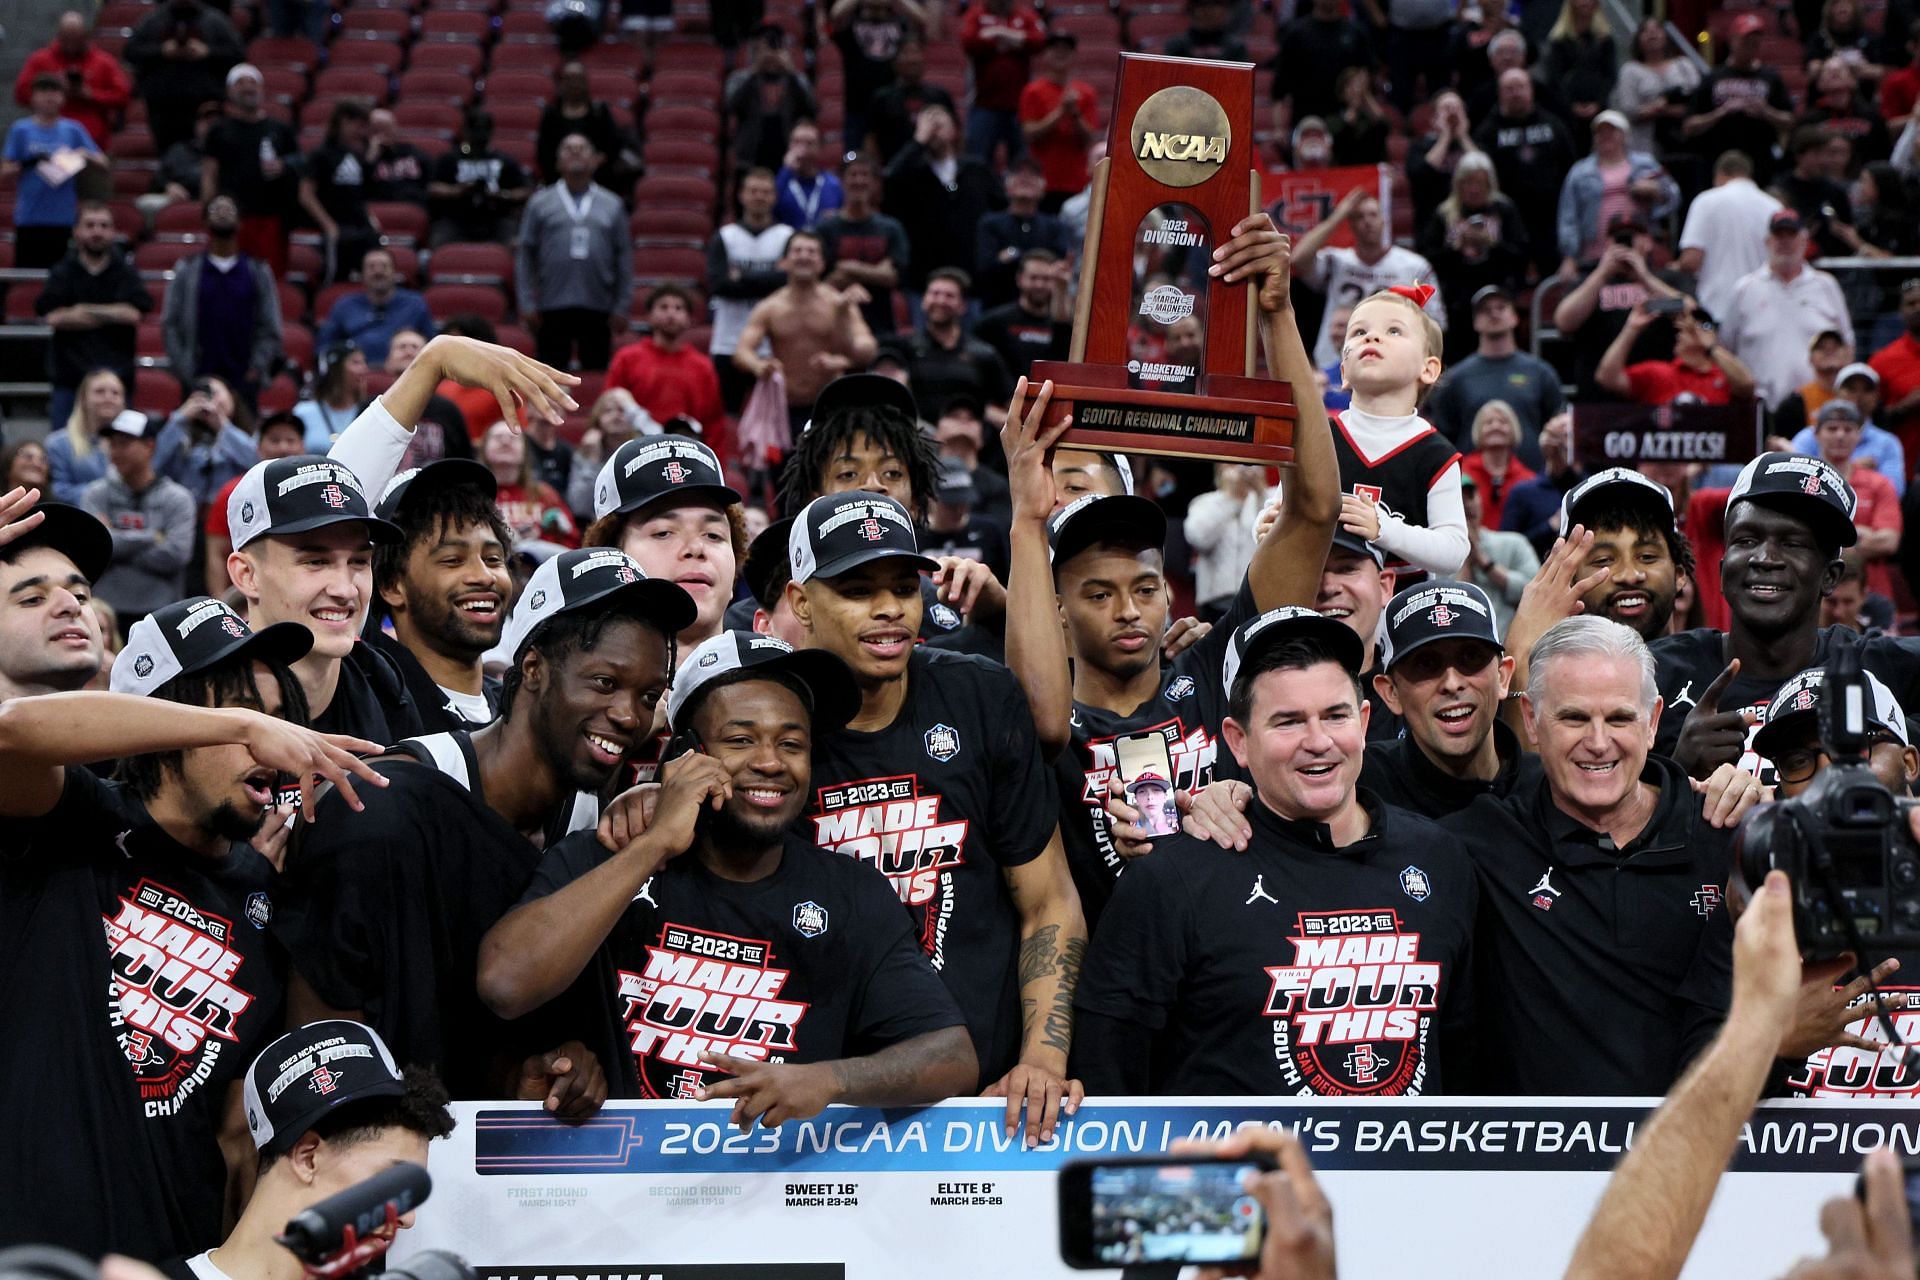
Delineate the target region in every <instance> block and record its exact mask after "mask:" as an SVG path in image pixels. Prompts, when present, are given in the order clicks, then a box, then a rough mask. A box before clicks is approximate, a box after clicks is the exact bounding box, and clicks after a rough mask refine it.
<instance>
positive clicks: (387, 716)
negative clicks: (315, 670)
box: [313, 641, 425, 744]
mask: <svg viewBox="0 0 1920 1280" xmlns="http://www.w3.org/2000/svg"><path fill="white" fill-rule="evenodd" d="M313 727H314V728H315V729H318V730H319V731H320V732H321V733H344V734H349V735H351V736H353V737H356V738H365V739H366V740H367V741H369V742H378V743H382V744H385V743H393V742H398V741H400V739H402V738H411V737H413V736H414V735H415V734H418V733H422V732H424V731H425V729H424V726H423V725H422V723H421V720H420V712H419V710H418V708H416V707H415V705H414V702H413V699H412V698H410V697H408V696H407V682H406V677H405V676H404V674H403V673H402V672H401V670H400V667H399V665H398V664H396V663H395V662H394V661H393V659H391V658H389V657H388V656H387V655H385V654H383V653H381V652H380V651H378V650H377V649H375V648H374V647H373V646H372V645H369V644H367V643H366V642H365V641H362V642H361V643H359V644H356V645H354V646H353V649H352V650H351V651H350V652H349V653H348V654H347V657H346V660H345V661H343V662H342V663H341V664H340V683H339V684H338V685H336V686H335V687H334V691H333V701H332V702H329V703H328V704H327V709H326V710H325V711H323V712H321V713H320V714H319V715H317V716H315V717H314V718H313Z"/></svg>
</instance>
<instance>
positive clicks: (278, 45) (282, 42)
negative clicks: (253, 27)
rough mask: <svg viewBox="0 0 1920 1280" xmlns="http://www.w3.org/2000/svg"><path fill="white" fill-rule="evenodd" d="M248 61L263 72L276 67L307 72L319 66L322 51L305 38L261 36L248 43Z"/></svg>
mask: <svg viewBox="0 0 1920 1280" xmlns="http://www.w3.org/2000/svg"><path fill="white" fill-rule="evenodd" d="M247 61H248V62H251V63H252V64H253V65H254V66H256V67H259V68H260V70H261V71H263V72H264V71H267V70H269V69H270V68H274V67H285V68H291V69H293V70H295V71H301V72H307V71H311V70H313V68H314V67H315V66H317V65H318V64H319V62H320V49H319V46H317V45H315V44H314V43H313V41H311V40H308V39H306V38H305V37H303V36H260V37H257V38H256V39H254V40H252V41H250V42H249V43H248V45H247Z"/></svg>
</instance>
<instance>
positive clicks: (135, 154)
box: [107, 129, 160, 161]
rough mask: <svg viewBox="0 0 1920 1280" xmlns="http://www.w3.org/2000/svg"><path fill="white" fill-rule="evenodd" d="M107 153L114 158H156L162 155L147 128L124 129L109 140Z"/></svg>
mask: <svg viewBox="0 0 1920 1280" xmlns="http://www.w3.org/2000/svg"><path fill="white" fill-rule="evenodd" d="M107 155H108V156H110V157H112V158H113V159H114V160H116V161H118V160H154V159H157V158H158V157H159V155H160V153H159V151H157V150H156V149H155V148H154V145H153V135H152V134H150V133H148V132H147V131H146V130H145V129H139V130H134V129H123V130H121V131H120V132H119V133H116V134H114V135H113V137H112V138H110V139H109V140H108V141H107Z"/></svg>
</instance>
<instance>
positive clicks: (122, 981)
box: [101, 880, 254, 1116]
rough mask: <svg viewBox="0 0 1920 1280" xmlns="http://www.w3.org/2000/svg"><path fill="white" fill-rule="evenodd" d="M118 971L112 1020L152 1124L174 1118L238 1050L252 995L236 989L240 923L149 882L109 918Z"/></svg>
mask: <svg viewBox="0 0 1920 1280" xmlns="http://www.w3.org/2000/svg"><path fill="white" fill-rule="evenodd" d="M101 919H102V922H103V923H104V924H105V925H106V931H107V951H108V953H109V956H110V963H111V965H112V967H113V1022H114V1028H115V1033H116V1036H117V1038H118V1039H119V1041H120V1047H121V1049H122V1050H123V1051H124V1052H125V1053H126V1055H127V1061H128V1063H129V1064H130V1065H131V1066H132V1067H133V1073H134V1078H135V1080H136V1082H137V1083H138V1085H139V1088H140V1099H141V1102H142V1104H143V1105H144V1106H145V1108H146V1114H147V1115H148V1116H170V1115H173V1114H175V1113H176V1112H178V1111H179V1110H180V1108H181V1107H182V1106H183V1105H184V1104H185V1103H186V1100H187V1099H188V1098H189V1097H190V1096H192V1094H193V1092H194V1091H195V1090H196V1089H198V1088H199V1087H200V1086H201V1085H202V1084H204V1083H205V1082H206V1081H207V1079H208V1078H209V1077H210V1076H212V1074H213V1072H214V1069H215V1068H216V1067H217V1066H218V1065H219V1062H220V1056H221V1052H222V1049H223V1046H225V1045H228V1044H237V1043H238V1042H239V1039H240V1035H239V1027H240V1019H241V1018H242V1017H243V1016H244V1015H245V1014H246V1012H247V1010H248V1008H250V1007H251V1006H252V1004H253V1000H254V997H253V996H252V995H251V994H249V993H248V992H246V991H244V990H242V989H241V988H240V987H239V986H237V985H235V981H234V980H235V977H236V975H237V974H238V973H239V970H240V966H241V964H242V962H243V961H244V960H245V959H246V957H245V956H244V955H242V954H241V953H240V952H238V951H236V950H234V949H233V947H232V946H231V943H232V940H233V923H232V922H231V921H229V920H226V919H224V918H222V917H220V916H215V915H208V914H204V913H202V912H201V911H200V910H199V909H198V908H196V907H195V906H194V905H193V904H192V903H191V902H188V901H187V900H186V899H185V898H182V897H181V896H180V895H179V894H177V893H175V892H174V891H173V890H171V889H169V888H167V887H166V886H165V885H160V884H155V883H154V882H153V881H151V880H142V881H140V883H139V884H137V885H135V886H134V887H133V890H132V892H130V893H127V894H123V895H122V896H121V898H120V910H119V914H117V915H114V916H103V917H101Z"/></svg>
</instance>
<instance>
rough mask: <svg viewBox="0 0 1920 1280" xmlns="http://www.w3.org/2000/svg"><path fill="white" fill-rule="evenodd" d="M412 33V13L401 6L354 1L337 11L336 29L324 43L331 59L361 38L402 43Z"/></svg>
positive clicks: (329, 61)
mask: <svg viewBox="0 0 1920 1280" xmlns="http://www.w3.org/2000/svg"><path fill="white" fill-rule="evenodd" d="M412 37H413V14H412V13H410V12H408V11H407V10H406V9H403V8H388V7H385V6H381V5H367V4H362V5H356V6H355V7H353V8H351V9H348V10H346V11H345V12H343V13H342V14H341V15H340V29H339V32H338V33H337V35H336V36H335V38H334V41H333V44H332V45H330V46H328V49H327V61H328V63H329V64H331V63H333V62H334V61H335V60H337V59H338V58H339V56H340V51H341V50H342V48H344V47H345V46H347V45H350V44H357V43H359V42H361V41H364V40H384V41H386V42H388V43H389V44H394V45H400V44H405V43H406V42H407V41H408V40H409V39H411V38H412Z"/></svg>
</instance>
